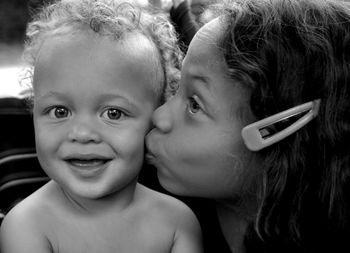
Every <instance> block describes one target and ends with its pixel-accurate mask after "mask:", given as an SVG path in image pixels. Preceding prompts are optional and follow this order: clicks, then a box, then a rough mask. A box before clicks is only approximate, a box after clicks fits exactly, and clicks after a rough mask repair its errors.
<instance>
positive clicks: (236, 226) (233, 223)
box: [216, 201, 252, 253]
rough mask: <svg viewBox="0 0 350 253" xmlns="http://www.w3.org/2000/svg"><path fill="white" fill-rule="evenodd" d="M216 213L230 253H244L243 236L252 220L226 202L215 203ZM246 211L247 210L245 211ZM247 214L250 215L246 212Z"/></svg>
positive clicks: (239, 209)
mask: <svg viewBox="0 0 350 253" xmlns="http://www.w3.org/2000/svg"><path fill="white" fill-rule="evenodd" d="M216 211H217V215H218V220H219V223H220V227H221V230H222V233H223V235H224V237H225V240H226V242H227V244H228V246H229V248H230V250H231V252H232V253H244V252H245V247H244V236H245V233H246V230H247V227H248V224H249V222H250V221H251V219H252V218H250V217H249V215H247V213H244V212H243V211H242V210H241V208H237V207H236V206H235V205H234V204H232V203H228V202H227V201H217V202H216ZM246 211H248V210H246ZM248 213H250V212H249V211H248Z"/></svg>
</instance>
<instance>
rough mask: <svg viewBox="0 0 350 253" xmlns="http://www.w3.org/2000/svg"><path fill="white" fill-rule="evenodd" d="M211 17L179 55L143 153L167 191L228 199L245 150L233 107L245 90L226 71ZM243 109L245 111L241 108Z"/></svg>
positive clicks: (242, 101) (240, 184)
mask: <svg viewBox="0 0 350 253" xmlns="http://www.w3.org/2000/svg"><path fill="white" fill-rule="evenodd" d="M220 35H221V31H220V24H219V23H218V21H217V20H214V21H212V22H211V23H209V24H207V25H206V26H204V27H203V28H202V29H201V30H200V31H199V32H198V33H197V35H196V36H195V37H194V38H193V40H192V42H191V44H190V47H189V49H188V51H187V55H186V57H185V59H184V62H183V65H182V72H181V82H180V89H179V91H178V93H177V94H176V95H175V96H174V97H173V98H172V99H171V100H169V101H168V102H167V103H166V104H164V105H163V106H162V107H160V108H158V109H157V110H156V111H155V113H154V117H153V122H154V124H155V127H156V128H155V129H153V130H152V131H151V133H150V134H149V135H148V138H147V144H148V145H147V146H148V148H149V156H148V158H149V159H150V161H151V162H152V163H154V164H155V166H156V167H157V169H158V177H159V180H160V183H161V184H162V186H163V187H164V188H166V189H167V190H169V191H170V192H173V193H176V194H180V195H189V196H199V197H209V198H230V197H232V196H234V195H235V194H237V195H238V196H239V195H240V191H241V190H242V189H243V188H244V187H245V184H247V183H248V182H246V181H244V180H243V178H245V177H244V176H243V175H245V172H246V171H249V169H248V167H247V166H248V162H247V160H248V159H247V156H248V154H249V152H247V149H246V148H245V146H244V143H243V140H242V137H241V129H242V127H243V126H244V125H245V123H244V122H243V121H244V120H243V119H242V118H240V117H239V116H238V111H240V109H239V108H247V107H248V102H247V101H248V98H249V94H248V92H245V90H243V89H242V87H241V86H240V85H239V84H238V83H236V84H235V83H234V82H233V81H232V80H231V79H230V78H229V77H228V76H227V74H226V73H227V66H226V64H225V61H224V58H223V54H222V52H220V51H219V49H218V48H217V45H216V39H215V38H218V37H219V36H220ZM247 111H249V110H247Z"/></svg>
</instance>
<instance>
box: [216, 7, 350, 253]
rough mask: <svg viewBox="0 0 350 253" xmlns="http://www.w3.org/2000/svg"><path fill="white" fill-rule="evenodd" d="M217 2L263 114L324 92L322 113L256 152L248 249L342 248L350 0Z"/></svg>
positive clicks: (349, 147) (347, 174) (234, 74)
mask: <svg viewBox="0 0 350 253" xmlns="http://www.w3.org/2000/svg"><path fill="white" fill-rule="evenodd" d="M213 10H214V11H216V12H217V13H220V14H223V12H224V15H223V16H222V17H221V21H222V25H223V27H224V29H225V34H224V36H222V38H219V44H220V46H221V48H222V50H223V53H224V56H225V59H226V63H227V65H228V67H229V74H230V76H231V78H232V79H234V80H235V81H239V83H241V85H242V86H243V87H246V88H247V89H250V91H251V97H250V108H251V111H252V112H253V114H254V115H255V116H256V118H257V119H263V118H265V117H267V116H271V115H273V114H275V113H278V112H281V111H283V110H286V109H289V108H291V107H294V106H297V105H300V104H303V103H306V102H309V101H313V100H315V99H321V103H320V108H319V114H318V116H317V117H316V118H315V119H314V120H313V121H311V122H310V123H309V124H308V125H306V126H305V127H303V128H302V129H300V130H299V131H297V132H296V133H294V134H292V135H291V136H289V137H287V138H286V139H284V140H282V141H280V142H279V143H277V144H274V145H272V146H270V147H268V148H265V149H263V150H261V151H259V152H256V154H255V155H256V156H258V157H259V158H260V159H261V160H262V167H263V168H261V169H262V174H263V177H262V180H261V182H260V185H261V187H260V191H259V196H260V197H259V198H260V199H259V208H258V211H257V216H256V220H255V223H254V224H251V227H252V228H254V231H253V230H250V231H248V232H247V235H246V246H247V249H248V252H249V250H250V251H251V252H256V251H257V252H323V251H325V250H326V249H331V252H339V251H337V250H336V249H338V247H339V248H340V247H341V245H342V246H344V245H347V244H348V245H350V243H347V237H348V236H349V235H350V232H349V230H350V229H349V218H350V209H349V203H350V202H349V200H350V199H349V195H350V186H349V178H350V7H349V4H348V3H346V2H342V1H340V0H338V1H337V0H241V1H225V3H224V4H222V5H220V6H215V9H213ZM346 249H347V250H345V251H342V252H347V251H349V246H347V248H346Z"/></svg>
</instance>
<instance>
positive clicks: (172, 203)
mask: <svg viewBox="0 0 350 253" xmlns="http://www.w3.org/2000/svg"><path fill="white" fill-rule="evenodd" d="M139 186H140V187H139V192H140V193H141V194H140V198H141V199H142V200H144V203H145V204H146V206H147V208H150V209H151V210H152V212H156V213H157V215H162V214H164V215H166V216H168V217H169V218H175V219H183V218H186V217H187V218H190V219H196V216H195V214H194V213H193V211H192V210H191V209H190V208H189V207H188V206H187V205H186V204H185V203H184V202H182V201H180V200H179V199H177V198H175V197H173V196H170V195H167V194H164V193H161V192H158V191H155V190H152V189H150V188H148V187H146V186H143V185H139Z"/></svg>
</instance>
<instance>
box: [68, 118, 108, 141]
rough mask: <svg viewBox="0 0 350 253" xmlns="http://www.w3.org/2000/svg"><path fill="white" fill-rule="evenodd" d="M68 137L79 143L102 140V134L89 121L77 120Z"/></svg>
mask: <svg viewBox="0 0 350 253" xmlns="http://www.w3.org/2000/svg"><path fill="white" fill-rule="evenodd" d="M68 138H69V140H70V141H72V142H79V143H90V142H93V143H98V142H100V141H101V138H100V134H99V133H98V131H97V130H96V128H95V127H94V126H93V125H92V123H90V122H88V121H85V122H84V121H76V122H75V123H74V124H73V125H72V127H71V129H70V131H69V134H68Z"/></svg>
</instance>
